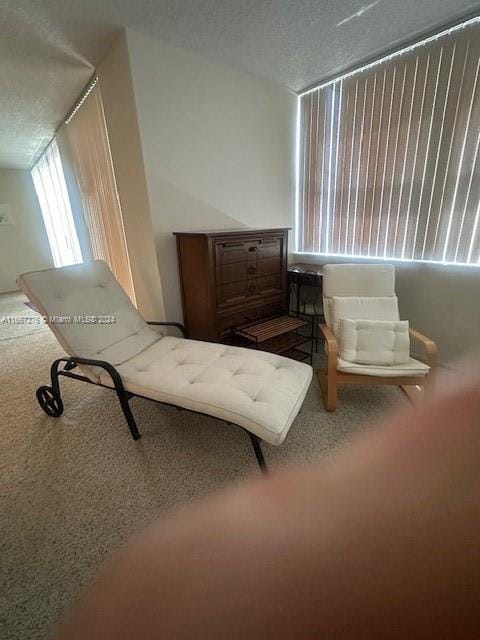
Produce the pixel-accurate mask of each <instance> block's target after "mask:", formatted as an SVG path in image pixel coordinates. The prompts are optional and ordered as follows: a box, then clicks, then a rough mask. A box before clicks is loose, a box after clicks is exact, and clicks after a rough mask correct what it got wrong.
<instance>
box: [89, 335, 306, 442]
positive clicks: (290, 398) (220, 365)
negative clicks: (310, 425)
mask: <svg viewBox="0 0 480 640" xmlns="http://www.w3.org/2000/svg"><path fill="white" fill-rule="evenodd" d="M117 369H118V371H119V373H120V375H121V376H122V380H123V383H124V385H125V388H126V389H127V390H128V391H131V392H132V393H135V394H138V395H142V396H145V397H147V398H152V399H154V400H159V401H160V402H166V403H169V404H173V405H177V406H180V407H184V408H186V409H191V410H193V411H199V412H201V413H206V414H208V415H212V416H215V417H217V418H221V419H222V420H227V421H230V422H233V423H235V424H238V425H240V426H242V427H244V428H245V429H247V430H248V431H251V432H252V433H255V434H256V435H257V436H259V437H260V438H262V439H263V440H266V441H267V442H269V443H270V444H274V445H278V444H280V443H281V442H282V441H283V440H284V438H285V436H286V435H287V432H288V430H289V428H290V425H291V424H292V422H293V420H294V418H295V416H296V415H297V413H298V411H299V409H300V407H301V405H302V402H303V400H304V398H305V394H306V392H307V390H308V387H309V385H310V381H311V379H312V368H311V367H310V366H309V365H307V364H303V363H300V362H296V361H294V360H291V359H289V358H283V357H281V356H277V355H274V354H270V353H266V352H263V351H256V350H252V349H243V348H240V347H230V346H226V345H223V344H214V343H209V342H200V341H196V340H185V339H181V338H173V337H168V336H167V337H165V338H163V339H162V340H160V341H158V342H156V343H155V344H154V345H152V346H150V347H149V348H148V349H146V350H144V351H143V352H142V353H140V354H139V355H137V356H135V357H134V358H131V359H130V360H128V361H127V362H125V363H124V364H122V365H120V366H119V367H117ZM100 380H101V382H102V383H103V384H105V385H109V386H111V380H110V376H109V375H108V374H107V373H105V372H102V373H101V375H100Z"/></svg>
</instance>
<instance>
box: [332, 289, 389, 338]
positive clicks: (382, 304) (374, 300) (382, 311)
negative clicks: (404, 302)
mask: <svg viewBox="0 0 480 640" xmlns="http://www.w3.org/2000/svg"><path fill="white" fill-rule="evenodd" d="M342 318H350V319H351V320H387V321H390V322H396V321H397V320H399V319H400V317H399V314H398V299H397V296H388V297H374V296H368V297H355V296H348V297H339V296H334V297H333V298H332V314H331V327H332V330H333V333H334V334H335V336H336V337H337V338H339V327H340V320H341V319H342Z"/></svg>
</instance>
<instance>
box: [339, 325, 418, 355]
mask: <svg viewBox="0 0 480 640" xmlns="http://www.w3.org/2000/svg"><path fill="white" fill-rule="evenodd" d="M339 331H340V333H339V336H340V340H339V342H340V354H339V355H340V358H341V359H342V360H347V361H348V362H357V363H359V364H371V365H398V364H407V363H408V362H409V360H410V338H409V334H408V321H406V320H405V321H396V322H391V321H385V320H351V319H349V318H342V319H341V320H340V330H339Z"/></svg>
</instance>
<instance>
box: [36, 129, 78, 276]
mask: <svg viewBox="0 0 480 640" xmlns="http://www.w3.org/2000/svg"><path fill="white" fill-rule="evenodd" d="M32 179H33V184H34V185H35V190H36V192H37V197H38V201H39V203H40V209H41V211H42V216H43V221H44V223H45V228H46V231H47V237H48V242H49V244H50V249H51V251H52V256H53V262H54V264H55V266H56V267H63V266H66V265H69V264H77V263H79V262H83V258H82V252H81V249H80V244H79V242H78V236H77V231H76V229H75V224H74V221H73V215H72V209H71V207H70V201H69V199H68V193H67V186H66V184H65V176H64V174H63V167H62V162H61V159H60V153H59V150H58V145H57V142H56V140H55V139H54V140H53V141H52V142H51V143H50V145H49V146H48V148H47V150H46V151H45V153H44V154H43V155H42V157H41V158H40V160H39V161H38V162H37V163H36V165H35V166H34V167H33V169H32Z"/></svg>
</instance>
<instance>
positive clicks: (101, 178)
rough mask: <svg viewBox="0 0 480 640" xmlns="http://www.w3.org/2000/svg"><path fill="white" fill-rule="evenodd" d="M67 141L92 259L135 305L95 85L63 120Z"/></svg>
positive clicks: (99, 95) (109, 156) (102, 116)
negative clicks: (106, 269)
mask: <svg viewBox="0 0 480 640" xmlns="http://www.w3.org/2000/svg"><path fill="white" fill-rule="evenodd" d="M64 126H65V127H66V134H67V140H68V144H69V149H70V155H71V158H72V162H73V170H74V173H75V175H76V178H77V183H78V186H79V191H80V195H81V199H82V204H83V211H84V215H85V222H86V225H87V228H88V234H89V238H90V243H91V247H92V255H93V257H94V258H95V259H101V260H105V262H106V263H107V264H108V265H109V267H110V269H111V270H112V272H113V273H114V275H115V277H116V278H117V280H118V281H119V282H120V284H121V285H122V287H123V288H124V289H125V291H126V292H127V293H128V295H129V296H130V298H131V299H132V301H133V302H134V303H135V294H134V289H133V282H132V274H131V271H130V263H129V259H128V253H127V245H126V240H125V232H124V228H123V220H122V213H121V209H120V202H119V198H118V193H117V186H116V181H115V175H114V171H113V164H112V159H111V155H110V145H109V141H108V134H107V127H106V124H105V116H104V112H103V104H102V98H101V93H100V88H99V85H98V82H96V83H95V84H94V85H93V86H92V87H90V89H89V90H88V92H87V93H86V95H85V96H84V97H83V99H82V101H81V102H80V103H79V105H78V107H77V108H76V109H75V110H74V111H73V114H72V115H71V116H70V118H69V119H68V121H67V124H65V125H64Z"/></svg>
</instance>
